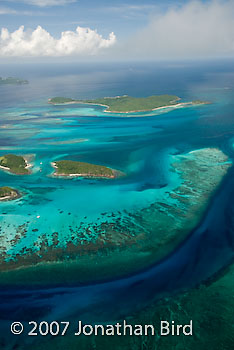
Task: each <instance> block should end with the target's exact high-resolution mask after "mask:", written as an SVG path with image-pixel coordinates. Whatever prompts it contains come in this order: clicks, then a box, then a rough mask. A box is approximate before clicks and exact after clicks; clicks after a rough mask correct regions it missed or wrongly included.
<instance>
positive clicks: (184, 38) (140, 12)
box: [0, 0, 234, 61]
mask: <svg viewBox="0 0 234 350" xmlns="http://www.w3.org/2000/svg"><path fill="white" fill-rule="evenodd" d="M233 56H234V0H178V1H173V0H145V1H142V0H124V1H123V0H115V1H108V0H98V1H97V0H2V1H0V61H1V60H6V59H8V58H11V59H15V60H17V59H18V58H19V57H25V58H26V57H27V58H31V59H32V60H33V59H35V58H53V59H58V58H61V57H62V58H64V59H65V58H66V59H68V58H73V59H77V60H81V59H83V60H84V59H88V58H90V57H92V59H97V60H102V59H103V60H106V59H112V60H113V59H115V60H116V59H117V60H136V59H137V60H146V59H149V60H157V59H158V60H160V59H172V58H175V59H186V58H189V59H191V58H216V57H217V58H219V57H233Z"/></svg>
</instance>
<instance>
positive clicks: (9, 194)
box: [0, 186, 20, 201]
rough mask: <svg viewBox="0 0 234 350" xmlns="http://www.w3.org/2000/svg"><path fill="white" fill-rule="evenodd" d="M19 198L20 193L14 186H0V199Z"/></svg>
mask: <svg viewBox="0 0 234 350" xmlns="http://www.w3.org/2000/svg"><path fill="white" fill-rule="evenodd" d="M17 198H20V193H19V192H18V191H17V190H15V189H14V188H11V187H8V186H2V187H0V201H10V200H13V199H17Z"/></svg>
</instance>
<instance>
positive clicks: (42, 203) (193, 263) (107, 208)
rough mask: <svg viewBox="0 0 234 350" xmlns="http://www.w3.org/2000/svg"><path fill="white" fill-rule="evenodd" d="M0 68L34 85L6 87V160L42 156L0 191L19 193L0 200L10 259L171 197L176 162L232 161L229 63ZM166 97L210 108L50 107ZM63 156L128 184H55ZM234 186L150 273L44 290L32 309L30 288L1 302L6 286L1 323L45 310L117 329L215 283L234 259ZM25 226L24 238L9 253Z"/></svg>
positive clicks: (0, 144)
mask: <svg viewBox="0 0 234 350" xmlns="http://www.w3.org/2000/svg"><path fill="white" fill-rule="evenodd" d="M4 70H5V72H6V75H17V76H19V75H20V76H22V78H25V79H28V80H29V81H30V84H29V85H28V86H22V87H14V86H11V87H10V86H9V87H6V88H5V87H4V90H3V87H0V88H1V100H0V105H1V119H0V154H6V153H10V152H11V153H16V154H33V155H35V159H34V160H33V170H32V171H33V172H32V175H30V176H14V175H11V174H7V173H4V172H2V171H1V172H0V184H2V185H9V186H12V187H16V188H18V189H19V190H21V191H22V192H23V197H22V198H20V199H18V200H17V201H14V202H4V203H0V214H1V215H0V220H1V229H2V231H1V245H2V246H4V251H7V252H8V253H9V254H10V255H12V256H13V257H14V255H15V254H17V253H18V252H21V249H22V248H24V247H25V246H26V247H31V246H32V245H33V243H35V242H37V243H40V242H42V241H43V240H44V239H45V237H44V236H43V235H44V234H46V239H47V240H48V241H49V244H52V243H53V236H52V234H53V233H54V232H59V237H60V244H61V245H63V244H66V242H67V241H68V240H69V239H70V238H71V235H72V233H71V231H70V230H69V226H71V227H76V226H77V227H78V226H79V227H80V225H82V227H86V226H87V225H95V224H100V223H101V222H106V221H107V222H108V221H111V220H112V217H111V215H112V214H113V213H114V215H115V218H122V219H123V220H124V218H126V217H129V215H130V214H132V213H135V212H136V211H138V210H140V209H142V208H146V207H148V206H149V205H150V204H151V203H154V202H155V201H156V200H161V198H165V197H166V193H167V192H170V191H171V190H172V189H174V188H175V187H176V186H179V185H180V184H181V177H180V176H179V175H178V174H177V173H175V172H173V171H172V168H171V162H172V160H173V159H174V158H173V155H176V154H183V153H187V152H189V151H191V150H195V149H200V148H204V147H217V148H220V149H221V150H222V151H223V152H224V153H225V154H227V155H228V156H229V158H230V159H233V134H234V122H233V117H234V116H233V111H234V102H233V101H234V99H233V95H234V72H233V65H232V63H231V62H228V61H226V62H224V63H223V62H221V63H219V62H216V63H215V62H211V63H190V64H180V65H178V64H177V65H174V66H172V65H171V66H170V65H167V64H166V63H165V64H158V65H156V64H147V65H144V64H141V65H131V64H125V65H107V66H102V65H99V66H95V67H94V66H88V65H83V66H82V67H79V66H77V65H73V66H69V67H67V66H54V67H52V66H37V67H36V68H35V66H34V67H33V66H28V67H22V69H21V70H20V71H19V67H13V66H5V67H4ZM8 72H9V74H7V73H8ZM163 93H170V94H176V95H178V96H180V97H181V98H182V99H183V100H184V101H191V100H192V99H202V100H209V101H211V102H212V103H211V104H210V105H204V106H196V107H189V108H184V109H178V110H173V111H166V112H164V113H155V112H151V113H146V114H145V113H144V114H136V115H133V116H132V117H123V116H121V115H112V114H109V113H104V112H103V108H102V107H97V106H96V107H91V106H82V105H79V106H77V105H67V106H51V105H49V104H48V103H47V99H48V98H49V97H52V96H59V95H60V96H61V95H62V96H68V97H74V98H96V97H103V96H116V95H122V94H128V95H132V96H148V95H152V94H163ZM80 141H82V142H80ZM69 142H70V143H69ZM56 159H73V160H81V161H85V162H93V163H96V164H103V165H106V166H109V167H112V168H114V169H118V170H120V171H122V172H124V173H125V174H126V176H124V177H122V178H119V179H115V180H103V179H102V180H94V179H80V178H79V179H78V178H76V179H69V180H66V179H57V178H56V179H55V178H52V177H51V176H50V175H51V173H52V168H51V166H50V162H51V161H53V160H56ZM233 178H234V177H233V173H230V175H229V177H228V179H225V182H224V184H223V185H222V186H221V188H220V189H219V193H218V194H217V195H215V196H214V198H212V201H211V203H210V205H209V206H208V209H207V212H206V216H205V218H203V221H202V222H201V225H199V227H198V228H197V230H196V231H195V232H194V233H193V234H192V235H191V237H189V238H188V240H187V241H186V243H185V244H184V245H183V246H182V247H180V248H179V249H178V250H176V252H175V253H174V254H172V255H170V256H169V257H167V258H166V259H165V260H164V261H163V262H161V263H160V264H158V265H157V266H155V267H154V268H152V269H149V270H148V271H145V272H141V273H139V274H135V276H132V277H129V278H125V279H122V280H121V279H120V280H117V281H112V282H106V283H105V284H98V285H92V284H91V285H88V286H85V287H74V288H71V289H69V288H67V286H66V285H64V286H63V288H64V289H63V288H62V287H61V290H59V289H56V290H53V289H49V290H48V289H47V288H45V289H44V290H43V291H42V289H41V290H40V286H39V287H38V288H39V291H38V292H35V295H34V297H35V299H33V300H32V299H31V291H28V292H27V293H28V294H27V297H25V300H24V299H23V296H22V295H21V293H23V291H24V290H23V291H22V290H21V289H20V288H19V289H17V288H12V289H9V291H8V290H7V292H6V294H4V293H5V290H4V288H3V290H2V294H1V298H2V302H1V304H0V306H1V311H2V315H3V316H2V317H3V318H5V319H8V313H9V310H11V311H12V314H11V315H15V317H16V316H17V317H16V318H18V316H22V317H23V316H24V318H25V319H27V318H30V317H29V316H31V315H32V313H33V311H32V310H34V308H35V309H37V307H38V305H39V307H42V309H41V310H40V312H41V313H42V314H43V315H46V316H48V317H51V315H52V316H54V317H55V316H56V317H60V316H61V315H62V316H64V315H65V316H66V317H68V316H69V315H71V314H76V315H77V314H78V313H80V315H82V316H83V315H84V318H85V317H86V319H88V320H89V319H90V320H92V317H93V319H101V320H103V319H104V320H110V319H111V320H112V317H113V318H116V319H117V318H118V317H121V316H122V315H125V314H127V315H129V314H131V313H132V312H134V311H135V310H136V309H138V308H141V307H143V306H145V305H147V303H149V302H150V301H151V300H152V299H153V298H155V297H159V296H161V295H163V293H165V292H166V293H173V292H175V290H177V289H179V288H189V287H191V286H194V285H196V284H197V283H199V282H200V281H202V280H204V279H206V278H208V277H210V276H211V275H212V274H214V273H215V272H217V271H218V270H219V269H220V268H222V267H223V266H224V265H225V264H227V263H228V262H229V261H230V260H231V258H233V225H232V224H233V223H232V217H233V215H232V214H233V186H234V184H233ZM167 199H168V200H169V203H172V199H170V198H168V197H167ZM23 224H24V225H26V226H25V227H26V230H27V234H26V235H25V237H23V239H21V240H20V241H19V242H17V243H16V244H15V243H14V244H12V243H11V240H12V239H14V238H15V234H16V232H17V230H18V229H19V228H18V226H19V225H23ZM93 235H94V233H93V232H92V231H91V232H89V233H88V235H86V239H90V240H92V239H93V238H94V237H93ZM33 248H34V249H35V250H36V249H37V246H34V245H33ZM42 287H43V286H41V288H42ZM16 289H17V290H16ZM25 293H26V292H25ZM36 293H38V294H36ZM47 293H48V294H47ZM44 294H45V295H46V296H45V297H44V296H43V295H44ZM61 295H62V296H61ZM61 301H62V302H61ZM19 302H20V303H22V304H23V305H24V312H25V314H24V315H22V312H19V314H20V315H19V314H17V312H16V311H14V312H15V314H14V313H13V308H15V307H16V305H18V303H19ZM50 308H51V309H52V310H53V312H52V314H50V312H49V311H48V310H50ZM37 311H38V309H37ZM40 312H39V311H38V314H40ZM65 316H64V317H65ZM11 317H13V316H11Z"/></svg>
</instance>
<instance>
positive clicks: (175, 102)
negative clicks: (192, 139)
mask: <svg viewBox="0 0 234 350" xmlns="http://www.w3.org/2000/svg"><path fill="white" fill-rule="evenodd" d="M179 101H180V98H179V97H178V96H175V95H153V96H149V97H131V96H128V95H124V96H116V97H104V98H98V99H94V100H75V99H72V98H67V97H53V98H51V99H49V101H48V102H49V103H50V104H53V105H62V104H74V103H83V104H92V105H100V106H104V107H106V109H105V112H111V113H136V112H147V111H153V110H157V109H161V108H170V107H174V108H176V107H185V106H189V105H199V104H207V103H208V102H203V101H200V100H196V101H192V102H179Z"/></svg>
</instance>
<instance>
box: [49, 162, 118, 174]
mask: <svg viewBox="0 0 234 350" xmlns="http://www.w3.org/2000/svg"><path fill="white" fill-rule="evenodd" d="M52 165H53V166H54V168H55V169H56V172H55V174H54V175H58V176H59V175H60V176H72V175H73V176H85V177H90V176H92V177H108V178H113V177H115V174H114V171H113V170H112V169H110V168H107V167H105V166H102V165H95V164H89V163H83V162H77V161H73V160H60V161H57V162H54V163H52Z"/></svg>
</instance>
